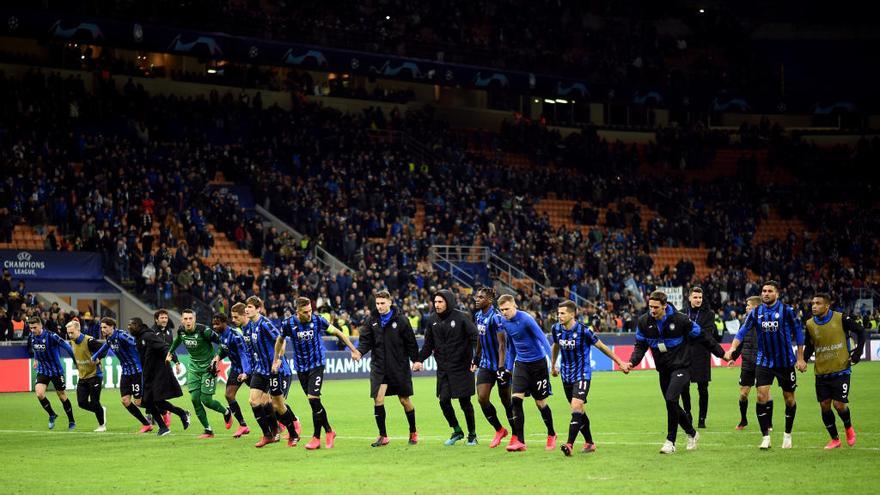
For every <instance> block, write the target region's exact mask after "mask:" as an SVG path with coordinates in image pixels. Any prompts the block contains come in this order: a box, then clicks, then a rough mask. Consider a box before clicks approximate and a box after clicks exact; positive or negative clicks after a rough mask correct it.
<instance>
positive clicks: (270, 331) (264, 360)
mask: <svg viewBox="0 0 880 495" xmlns="http://www.w3.org/2000/svg"><path fill="white" fill-rule="evenodd" d="M244 333H246V334H248V335H250V338H251V348H252V349H253V352H254V359H253V361H252V362H251V367H252V370H253V372H254V373H255V374H259V375H271V374H272V361H273V360H274V359H275V339H277V338H278V336H280V335H281V332H280V331H279V330H278V327H276V326H275V325H274V324H273V323H272V322H271V321H269V319H268V318H266V317H265V316H262V315H260V317H259V318H258V319H257V321H249V322H248V323H247V324H246V325H245V326H244ZM278 373H279V374H280V375H281V376H288V375H290V374H291V372H290V365H289V364H287V359H282V360H281V368H279V370H278Z"/></svg>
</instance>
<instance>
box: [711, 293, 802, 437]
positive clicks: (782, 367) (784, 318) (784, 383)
mask: <svg viewBox="0 0 880 495" xmlns="http://www.w3.org/2000/svg"><path fill="white" fill-rule="evenodd" d="M761 301H762V302H763V304H762V305H760V306H758V307H757V308H756V309H755V310H754V311H752V312H751V313H750V314H749V315H748V316H747V317H746V321H745V322H743V325H742V327H740V329H739V331H738V332H737V333H736V337H734V339H733V342H731V344H730V349H729V350H728V351H727V353H726V354H725V358H726V359H730V358H731V357H732V356H733V353H734V352H735V351H736V349H737V348H738V347H739V345H740V343H741V342H742V341H743V339H744V338H745V335H746V333H748V332H749V331H750V330H751V329H752V328H754V329H755V330H756V334H757V336H758V357H757V360H756V367H755V385H756V386H757V388H758V403H757V404H756V405H755V410H756V411H757V416H758V425H759V426H760V427H761V445H760V448H761V449H769V448H770V431H769V428H770V417H771V414H772V413H771V412H770V408H771V407H772V406H771V405H769V404H768V403H769V402H770V385H772V384H773V380H774V379H775V380H776V381H777V383H779V387H780V388H782V397H783V398H784V399H785V433H784V434H783V436H782V448H783V449H790V448H791V429H792V427H793V426H794V416H795V413H796V412H797V402H796V401H795V395H794V390H795V388H797V377H796V376H795V372H794V371H795V369H797V370H798V371H800V372H801V373H803V372H805V371H807V363H806V362H805V361H804V332H803V329H802V328H801V322H800V320H799V319H798V317H797V315H795V312H794V309H793V308H792V307H791V306H788V305H785V304H782V301H780V300H779V283H778V282H776V281H775V280H768V281H766V282H764V284H763V285H762V286H761ZM792 339H794V341H795V343H796V344H797V354H795V353H794V352H792V350H791V347H792Z"/></svg>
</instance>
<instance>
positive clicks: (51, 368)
mask: <svg viewBox="0 0 880 495" xmlns="http://www.w3.org/2000/svg"><path fill="white" fill-rule="evenodd" d="M62 349H63V350H64V351H65V352H66V353H67V354H68V355H69V356H70V357H71V358H73V359H74V360H75V359H76V358H75V357H74V355H73V349H72V348H71V347H70V344H68V343H67V341H65V340H64V339H62V338H61V337H60V336H58V335H57V334H54V333H52V332H50V331H48V330H46V329H45V328H44V329H43V332H42V333H40V335H33V334H32V335H31V336H30V337H29V338H28V353H29V354H30V355H31V356H33V358H34V359H35V360H36V361H37V373H38V374H40V375H46V376H61V375H63V374H64V365H63V364H62V363H61V350H62Z"/></svg>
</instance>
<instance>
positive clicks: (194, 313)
mask: <svg viewBox="0 0 880 495" xmlns="http://www.w3.org/2000/svg"><path fill="white" fill-rule="evenodd" d="M186 313H190V314H192V315H193V316H195V315H196V312H195V311H193V310H192V309H189V308H186V309H184V310H183V311H181V312H180V314H182V315H184V314H186Z"/></svg>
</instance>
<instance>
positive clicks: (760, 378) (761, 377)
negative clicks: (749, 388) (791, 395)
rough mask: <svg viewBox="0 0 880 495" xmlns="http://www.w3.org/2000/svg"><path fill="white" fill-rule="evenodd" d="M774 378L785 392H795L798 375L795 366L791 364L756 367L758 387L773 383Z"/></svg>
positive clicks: (756, 384) (756, 383)
mask: <svg viewBox="0 0 880 495" xmlns="http://www.w3.org/2000/svg"><path fill="white" fill-rule="evenodd" d="M774 378H775V379H776V383H778V384H779V387H780V388H782V390H783V391H784V392H794V389H796V388H797V375H796V374H795V372H794V366H789V367H788V368H766V367H764V366H758V367H756V368H755V386H756V387H763V386H766V385H773V379H774Z"/></svg>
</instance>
